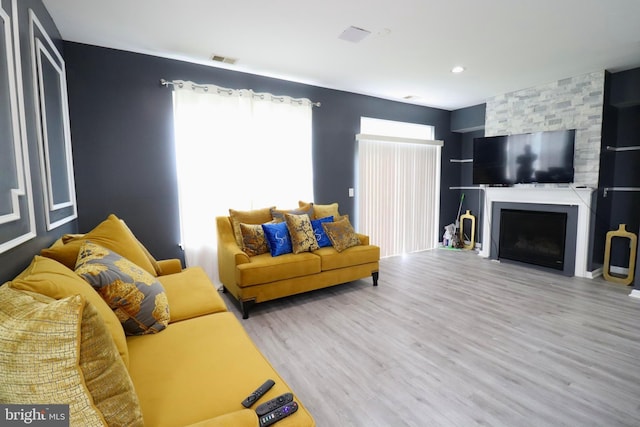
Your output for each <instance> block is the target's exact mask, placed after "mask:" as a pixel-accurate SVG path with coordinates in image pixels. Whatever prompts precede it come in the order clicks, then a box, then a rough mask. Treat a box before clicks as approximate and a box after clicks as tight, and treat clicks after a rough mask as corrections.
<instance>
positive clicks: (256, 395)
mask: <svg viewBox="0 0 640 427" xmlns="http://www.w3.org/2000/svg"><path fill="white" fill-rule="evenodd" d="M274 384H275V382H273V380H267V381H266V382H265V383H264V384H262V385H261V386H260V387H258V388H257V389H256V391H254V392H253V393H251V394H250V395H249V396H247V398H246V399H245V400H243V401H242V406H244V407H245V408H249V407H250V406H251V405H253V404H254V403H256V401H257V400H258V399H260V398H261V397H262V395H264V394H265V393H266V392H267V391H269V389H270V388H271V387H273V385H274Z"/></svg>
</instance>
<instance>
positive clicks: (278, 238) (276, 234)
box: [262, 222, 293, 256]
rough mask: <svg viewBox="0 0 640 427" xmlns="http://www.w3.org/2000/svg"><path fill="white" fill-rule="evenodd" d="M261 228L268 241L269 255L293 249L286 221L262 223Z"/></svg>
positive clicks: (276, 254)
mask: <svg viewBox="0 0 640 427" xmlns="http://www.w3.org/2000/svg"><path fill="white" fill-rule="evenodd" d="M262 229H263V230H264V235H265V236H266V237H267V241H268V242H269V251H270V252H271V256H278V255H283V254H290V253H291V252H292V251H293V249H292V247H291V237H290V236H289V230H288V229H287V223H286V222H278V223H267V224H262Z"/></svg>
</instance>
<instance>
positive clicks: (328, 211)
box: [298, 200, 340, 220]
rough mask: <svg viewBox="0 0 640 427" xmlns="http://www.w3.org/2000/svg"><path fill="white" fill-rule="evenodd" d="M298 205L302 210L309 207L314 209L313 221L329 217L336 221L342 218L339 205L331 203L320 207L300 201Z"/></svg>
mask: <svg viewBox="0 0 640 427" xmlns="http://www.w3.org/2000/svg"><path fill="white" fill-rule="evenodd" d="M298 205H299V206H300V207H301V208H304V207H307V206H312V207H313V216H312V217H311V219H319V218H326V217H328V216H332V217H333V219H334V220H336V219H337V218H340V213H339V212H338V203H331V204H330V205H318V204H316V203H311V202H303V201H302V200H300V201H298Z"/></svg>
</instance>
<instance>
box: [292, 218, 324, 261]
mask: <svg viewBox="0 0 640 427" xmlns="http://www.w3.org/2000/svg"><path fill="white" fill-rule="evenodd" d="M284 220H285V222H286V223H287V229H288V230H289V235H290V236H291V247H292V248H293V253H294V254H299V253H302V252H310V251H315V250H316V249H320V246H318V242H317V240H316V235H315V233H314V232H313V227H312V226H311V220H310V219H309V215H307V214H302V215H293V214H289V213H287V214H284Z"/></svg>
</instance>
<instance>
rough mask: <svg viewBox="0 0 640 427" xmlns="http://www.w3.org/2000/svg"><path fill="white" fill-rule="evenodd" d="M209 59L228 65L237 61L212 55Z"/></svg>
mask: <svg viewBox="0 0 640 427" xmlns="http://www.w3.org/2000/svg"><path fill="white" fill-rule="evenodd" d="M211 59H212V60H213V61H216V62H222V63H224V64H230V65H233V64H235V63H236V62H237V61H238V60H237V59H235V58H229V57H227V56H221V55H213V56H212V57H211Z"/></svg>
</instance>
